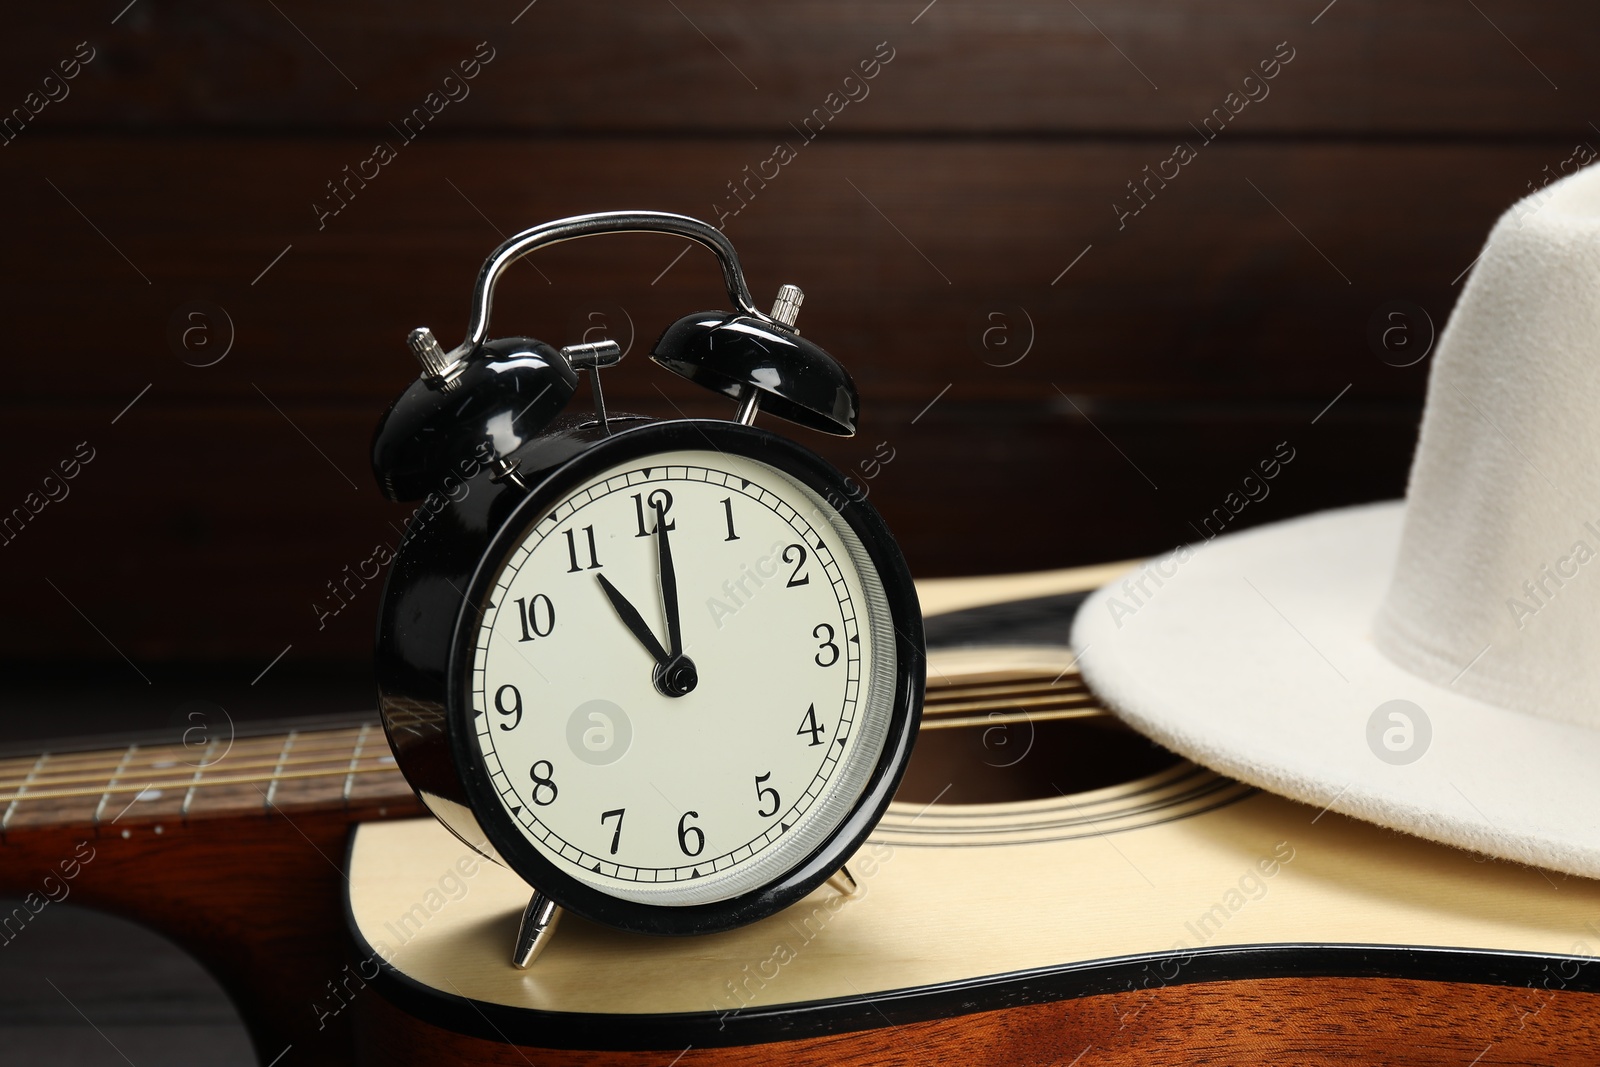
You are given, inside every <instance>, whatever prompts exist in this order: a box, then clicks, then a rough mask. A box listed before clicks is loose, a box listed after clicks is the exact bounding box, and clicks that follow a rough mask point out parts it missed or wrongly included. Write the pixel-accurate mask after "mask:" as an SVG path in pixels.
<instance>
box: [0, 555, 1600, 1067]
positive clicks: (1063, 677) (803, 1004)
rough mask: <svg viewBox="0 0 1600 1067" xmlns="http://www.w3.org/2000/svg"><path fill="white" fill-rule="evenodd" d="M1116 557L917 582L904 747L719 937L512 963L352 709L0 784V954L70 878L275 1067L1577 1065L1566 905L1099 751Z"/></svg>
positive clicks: (502, 937)
mask: <svg viewBox="0 0 1600 1067" xmlns="http://www.w3.org/2000/svg"><path fill="white" fill-rule="evenodd" d="M1119 569H1120V565H1119V566H1112V567H1102V568H1081V569H1075V570H1069V571H1056V572H1047V573H1043V574H1036V575H1016V576H1007V577H1000V578H988V579H957V580H940V581H932V582H925V583H923V584H922V585H921V586H920V587H919V588H920V592H921V595H922V597H923V603H924V610H925V612H926V614H927V615H928V636H929V646H930V657H929V662H930V669H929V687H928V701H927V708H926V712H925V719H924V724H923V732H922V735H921V738H920V739H919V741H918V746H917V752H916V755H915V757H914V759H913V763H912V767H911V770H910V772H909V773H908V774H907V777H906V780H905V783H904V785H903V786H902V789H901V792H900V794H899V796H898V797H897V799H896V801H895V803H894V804H893V805H892V806H891V808H890V810H889V813H888V815H887V816H886V817H885V818H884V820H883V822H882V823H881V824H880V826H879V827H878V829H877V830H876V831H875V833H874V834H873V835H872V837H871V838H870V839H869V841H868V843H867V844H866V845H865V846H864V847H863V848H862V849H861V851H860V852H858V853H857V855H856V857H855V858H854V859H853V860H852V861H851V864H850V866H851V869H852V872H853V874H854V876H855V885H854V886H853V887H852V886H850V885H848V884H845V883H842V882H836V883H833V884H830V885H829V886H827V887H824V888H822V889H820V890H818V891H817V892H816V893H814V894H812V896H810V897H808V898H807V899H805V900H804V901H802V902H801V903H800V904H798V905H796V906H794V907H792V908H790V909H788V910H787V911H785V912H783V913H780V914H779V915H776V916H773V917H772V918H770V919H768V920H765V921H763V922H760V923H757V924H754V925H752V926H748V927H744V928H741V929H739V930H734V931H730V932H727V933H724V934H718V935H712V936H704V937H697V938H688V939H666V938H651V937H646V936H642V935H630V934H625V933H622V932H618V931H614V930H609V929H605V928H601V927H598V926H594V925H592V924H589V923H586V922H584V921H583V920H582V919H580V918H578V917H576V916H568V917H567V918H566V919H565V920H564V921H563V923H562V925H561V928H560V929H559V931H557V936H556V937H555V938H554V939H553V941H552V944H551V947H550V948H549V950H548V951H547V952H546V953H545V954H544V955H542V956H541V957H540V958H539V960H538V961H537V962H536V963H535V965H534V966H533V967H532V968H530V969H529V970H526V971H519V970H516V969H514V968H512V967H511V966H510V963H509V954H510V951H511V944H512V939H513V936H514V934H515V931H516V925H517V920H518V917H519V916H520V914H521V911H522V908H523V906H524V905H525V904H526V900H527V889H526V887H525V886H523V885H522V884H521V883H520V882H519V881H518V880H517V879H516V878H515V877H514V876H513V875H511V874H510V873H509V872H508V871H506V870H504V869H502V868H499V867H497V866H495V865H493V864H490V863H488V862H485V861H483V860H481V859H479V858H478V857H477V856H476V855H475V854H474V853H473V852H472V850H470V849H469V848H467V847H466V846H465V845H464V844H463V843H461V842H460V841H457V840H456V839H455V838H453V837H452V836H451V835H450V834H448V833H447V832H445V831H444V830H443V829H442V828H440V827H439V825H438V824H437V823H435V822H434V821H433V820H431V819H427V818H421V817H419V816H421V815H422V810H421V808H420V806H419V805H418V804H417V802H416V801H415V799H414V798H413V796H412V794H411V792H410V790H409V789H408V788H407V786H406V784H405V782H404V780H403V779H402V778H401V777H400V775H399V773H398V771H396V770H395V768H394V764H393V761H392V759H391V757H390V756H389V755H388V748H387V745H386V743H385V740H384V737H383V733H382V730H381V728H379V727H378V725H377V724H376V721H375V718H374V719H372V720H364V719H363V720H360V721H354V722H351V723H348V724H329V723H327V722H326V721H323V722H318V723H307V724H301V725H299V726H297V727H296V728H291V729H285V730H282V731H279V732H276V733H269V734H264V735H261V736H249V737H245V736H240V737H236V738H233V739H231V740H229V739H215V740H213V741H212V742H210V743H209V744H208V745H207V746H205V747H204V748H203V749H199V750H196V749H195V748H192V747H188V746H184V745H182V744H175V745H154V746H146V745H132V746H128V747H126V748H124V749H120V750H115V751H93V752H53V753H42V754H35V755H31V756H28V757H19V758H12V759H7V760H0V811H3V812H4V814H3V816H0V830H3V837H0V857H3V862H0V893H5V894H7V895H8V896H13V897H17V898H20V899H21V900H22V901H23V903H22V904H21V905H20V906H19V907H17V908H15V909H14V910H13V911H12V912H11V913H10V914H7V915H0V938H3V939H6V940H9V939H10V938H12V937H15V936H18V935H19V933H20V932H21V931H22V930H24V929H25V928H26V926H27V924H28V923H29V922H30V921H31V920H32V917H33V916H34V915H36V914H38V913H39V912H40V911H42V910H43V908H45V907H47V906H49V901H50V899H51V898H52V897H53V896H57V895H60V894H59V890H60V889H61V887H63V886H64V885H65V884H66V883H70V884H71V895H72V899H73V901H74V902H77V903H83V904H88V905H91V906H94V907H98V908H101V909H103V910H106V911H110V912H114V913H116V914H119V915H123V916H126V917H128V918H131V919H133V920H135V921H137V922H140V923H143V924H145V925H148V926H150V927H152V928H154V929H156V930H158V931H160V932H162V933H163V934H165V935H166V936H168V937H169V938H171V939H172V940H174V941H176V942H177V943H179V944H180V945H182V946H183V947H184V948H186V949H187V950H188V951H189V952H190V953H192V954H193V955H194V956H195V957H196V958H198V959H199V960H200V961H201V962H202V963H203V964H204V965H205V966H206V967H207V968H208V969H209V970H210V971H211V972H212V973H213V974H214V975H216V977H217V978H218V979H219V981H220V982H221V983H222V984H223V986H224V987H225V988H226V989H227V990H228V992H229V993H230V995H231V996H232V998H233V1000H234V1002H235V1003H236V1004H237V1005H238V1007H239V1010H240V1013H241V1015H242V1016H243V1017H244V1019H245V1021H246V1025H247V1026H248V1027H249V1029H250V1032H251V1037H252V1040H253V1042H254V1044H255V1048H256V1051H257V1054H258V1056H259V1058H260V1061H261V1062H262V1063H263V1064H277V1065H281V1067H291V1065H294V1064H345V1063H351V1062H357V1063H372V1064H413V1063H415V1064H424V1063H426V1064H436V1063H453V1062H472V1063H493V1064H539V1065H541V1067H544V1065H560V1064H628V1065H634V1064H637V1065H641V1067H642V1065H645V1064H655V1065H660V1067H668V1065H671V1064H682V1065H684V1067H689V1065H692V1064H731V1063H749V1062H768V1061H770V1062H781V1063H787V1064H813V1063H815V1064H823V1063H829V1064H832V1063H840V1062H850V1063H952V1064H953V1063H961V1064H968V1063H974V1062H977V1063H1017V1064H1022V1063H1027V1064H1043V1063H1051V1064H1064V1065H1066V1064H1083V1065H1085V1067H1087V1065H1090V1064H1135V1063H1138V1064H1151V1063H1204V1062H1217V1063H1230V1064H1232V1063H1244V1062H1261V1063H1265V1062H1273V1063H1284V1062H1289V1063H1378V1062H1383V1063H1407V1064H1410V1063H1418V1064H1420V1063H1427V1064H1435V1063H1438V1064H1443V1063H1452V1064H1489V1063H1517V1064H1533V1063H1540V1064H1542V1063H1550V1064H1557V1063H1571V1062H1592V1061H1595V1060H1596V1059H1600V998H1597V997H1596V996H1594V993H1595V992H1596V991H1597V990H1600V971H1597V969H1596V968H1595V967H1593V966H1591V964H1592V962H1593V952H1594V949H1593V948H1592V947H1591V946H1595V945H1600V883H1595V882H1590V881H1586V880H1581V879H1572V878H1566V877H1564V876H1561V875H1558V874H1554V873H1551V872H1547V871H1541V870H1537V869H1532V868H1524V867H1519V866H1516V865H1513V864H1507V863H1501V862H1498V861H1492V860H1487V859H1484V858H1483V857H1478V856H1474V855H1472V854H1470V853H1466V852H1461V851H1458V850H1453V849H1449V848H1445V847H1443V846H1438V845H1434V844H1430V843H1427V842H1424V841H1421V840H1419V839H1416V838H1412V837H1409V836H1406V835H1401V834H1396V833H1391V832H1389V831H1385V830H1382V829H1379V828H1377V827H1373V826H1369V825H1367V824H1363V823H1358V822H1355V821H1353V820H1350V819H1347V818H1345V817H1343V816H1340V815H1338V814H1336V813H1333V812H1329V811H1317V810H1315V809H1312V808H1308V807H1306V806H1304V805H1300V804H1296V803H1292V802H1290V801H1286V800H1283V799H1281V798H1277V797H1274V796H1271V795H1268V794H1265V793H1262V792H1259V791H1257V790H1254V789H1251V788H1249V787H1247V786H1245V785H1242V784H1240V783H1238V782H1234V781H1230V780H1228V779H1225V778H1222V777H1220V776H1218V775H1215V774H1212V773H1211V772H1209V771H1207V770H1205V769H1203V768H1200V767H1197V766H1195V765H1193V764H1190V763H1188V762H1186V761H1184V760H1182V759H1180V758H1178V757H1177V756H1175V755H1173V754H1172V753H1170V752H1167V751H1165V750H1163V749H1161V748H1159V747H1157V746H1155V745H1153V744H1151V743H1149V742H1148V741H1146V740H1144V739H1143V738H1141V737H1139V736H1137V735H1135V734H1133V733H1132V732H1130V731H1128V730H1127V729H1125V728H1123V727H1121V726H1120V725H1119V724H1118V722H1117V720H1116V719H1114V718H1112V717H1111V716H1109V715H1108V714H1106V713H1105V712H1104V710H1103V709H1101V708H1100V707H1099V706H1098V704H1097V703H1096V701H1095V698H1094V695H1093V694H1092V693H1090V692H1089V691H1088V690H1087V689H1086V688H1085V687H1084V685H1083V683H1082V681H1081V679H1080V678H1079V677H1078V676H1077V674H1076V672H1075V671H1074V669H1073V657H1072V654H1071V653H1070V651H1069V650H1068V649H1067V648H1066V634H1067V632H1068V629H1069V626H1070V620H1071V616H1072V613H1073V612H1074V611H1075V610H1076V608H1077V604H1078V602H1079V601H1080V600H1081V598H1082V595H1083V592H1084V591H1085V590H1087V589H1089V588H1092V587H1094V586H1096V585H1098V584H1100V583H1101V582H1104V581H1106V580H1108V579H1109V578H1110V577H1112V576H1114V575H1115V574H1116V573H1118V571H1119Z"/></svg>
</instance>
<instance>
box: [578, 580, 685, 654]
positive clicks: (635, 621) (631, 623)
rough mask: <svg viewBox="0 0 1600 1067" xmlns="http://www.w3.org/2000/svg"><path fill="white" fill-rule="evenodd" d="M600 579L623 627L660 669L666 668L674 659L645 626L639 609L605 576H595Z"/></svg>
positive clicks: (601, 586) (601, 585)
mask: <svg viewBox="0 0 1600 1067" xmlns="http://www.w3.org/2000/svg"><path fill="white" fill-rule="evenodd" d="M595 577H596V578H599V579H600V588H601V589H603V590H605V594H606V599H607V600H609V601H611V606H612V607H613V608H614V609H616V612H617V617H618V618H620V619H621V620H622V625H624V626H626V627H627V628H628V632H629V633H631V634H633V636H634V637H637V638H638V639H639V643H640V644H641V645H643V646H644V649H645V651H646V652H648V653H650V656H651V658H652V659H654V660H655V661H656V665H657V666H658V667H665V666H666V665H667V664H668V663H669V662H671V660H672V657H671V656H669V655H667V650H666V649H664V648H662V647H661V642H660V641H657V640H656V635H655V634H653V633H651V632H650V627H648V626H646V625H645V621H644V617H643V616H642V615H640V614H639V609H638V608H636V607H634V606H633V605H632V604H630V603H628V598H627V597H625V596H623V595H622V594H621V593H620V592H618V590H617V587H616V586H614V585H612V584H611V583H610V582H609V581H608V580H607V579H606V576H605V575H603V574H597V575H595Z"/></svg>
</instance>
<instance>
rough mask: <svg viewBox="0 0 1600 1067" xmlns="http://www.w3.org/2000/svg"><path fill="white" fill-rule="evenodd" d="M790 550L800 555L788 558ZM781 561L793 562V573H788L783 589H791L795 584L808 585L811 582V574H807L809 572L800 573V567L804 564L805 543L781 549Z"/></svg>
mask: <svg viewBox="0 0 1600 1067" xmlns="http://www.w3.org/2000/svg"><path fill="white" fill-rule="evenodd" d="M791 552H798V553H800V557H799V558H798V559H790V558H789V553H791ZM783 561H784V562H785V563H793V564H794V573H792V574H790V575H789V580H788V581H787V582H785V583H784V588H785V589H793V588H794V587H795V586H797V585H810V584H811V575H809V574H806V575H802V574H801V573H800V568H801V567H804V566H805V565H806V546H805V545H790V546H789V547H788V548H786V549H784V550H783Z"/></svg>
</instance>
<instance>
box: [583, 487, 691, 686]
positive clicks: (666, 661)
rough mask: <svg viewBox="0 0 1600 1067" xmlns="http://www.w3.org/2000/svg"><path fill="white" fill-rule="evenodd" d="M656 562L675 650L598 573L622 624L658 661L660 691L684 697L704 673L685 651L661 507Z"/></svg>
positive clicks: (655, 677)
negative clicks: (661, 640) (663, 641)
mask: <svg viewBox="0 0 1600 1067" xmlns="http://www.w3.org/2000/svg"><path fill="white" fill-rule="evenodd" d="M656 562H657V566H658V568H659V571H660V580H661V600H662V606H663V607H664V609H665V611H666V616H667V640H668V643H669V644H671V646H672V648H671V651H668V650H667V649H665V648H662V647H661V642H660V641H658V640H656V635H655V634H654V633H652V632H651V630H650V627H649V626H648V625H647V624H646V623H645V621H644V617H643V616H642V615H640V614H639V609H638V608H636V607H634V606H633V604H631V603H630V602H629V601H628V598H627V597H625V596H623V595H622V593H621V591H620V590H618V589H617V587H616V586H614V585H612V584H611V582H610V581H609V580H608V579H607V578H606V576H605V575H603V574H597V575H595V577H596V578H598V579H599V580H600V588H601V589H602V590H604V592H605V594H606V599H607V600H609V601H610V602H611V607H612V608H613V609H614V610H615V611H616V613H617V617H618V618H620V619H621V620H622V624H623V625H624V626H626V627H627V628H628V632H629V633H631V634H633V636H634V637H636V638H637V639H638V641H639V643H640V644H641V645H643V646H644V650H645V651H646V652H648V653H650V658H651V659H653V660H655V667H654V669H653V670H652V671H651V672H650V681H651V683H652V684H654V685H655V687H656V690H657V691H658V692H660V693H661V694H662V695H663V696H669V697H681V696H685V695H686V694H688V693H691V692H693V691H694V687H695V686H696V685H698V684H699V682H700V676H699V674H698V673H697V672H696V671H695V667H694V661H693V660H691V659H690V658H689V657H688V656H685V655H684V654H683V626H682V622H681V620H680V619H679V617H678V577H677V573H676V571H675V570H674V569H673V566H672V546H671V545H670V544H668V542H667V523H666V512H665V509H664V508H662V507H659V506H658V507H657V508H656Z"/></svg>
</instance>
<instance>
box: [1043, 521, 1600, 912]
mask: <svg viewBox="0 0 1600 1067" xmlns="http://www.w3.org/2000/svg"><path fill="white" fill-rule="evenodd" d="M1404 509H1405V505H1404V503H1402V502H1393V503H1385V504H1376V505H1366V506H1362V507H1354V508H1343V509H1339V510H1335V511H1327V512H1321V513H1318V514H1314V515H1310V516H1306V517H1303V518H1299V519H1294V520H1291V521H1287V522H1281V523H1275V524H1272V525H1268V526H1262V527H1257V528H1255V529H1252V530H1247V531H1244V532H1241V533H1236V534H1227V535H1223V536H1220V537H1217V538H1215V539H1214V540H1212V541H1210V542H1207V543H1204V544H1201V545H1196V546H1193V547H1192V548H1191V549H1190V550H1189V553H1190V554H1189V555H1187V556H1185V557H1184V558H1183V559H1182V560H1181V561H1179V560H1178V559H1177V558H1174V557H1168V558H1167V559H1166V561H1165V562H1164V563H1162V564H1161V566H1160V567H1159V568H1157V569H1153V570H1152V569H1151V568H1150V567H1148V566H1147V568H1146V570H1152V572H1151V574H1150V576H1149V577H1147V578H1146V579H1145V580H1144V581H1142V582H1135V584H1134V585H1133V586H1132V590H1131V592H1130V590H1129V589H1128V588H1127V587H1125V586H1124V585H1123V583H1121V582H1117V583H1113V584H1111V585H1108V586H1105V587H1104V588H1102V589H1100V590H1098V591H1097V592H1096V593H1095V594H1094V595H1092V596H1091V597H1090V598H1089V600H1087V601H1086V602H1085V603H1084V605H1083V607H1082V609H1081V610H1080V611H1079V613H1078V616H1077V619H1076V621H1075V623H1074V627H1073V634H1072V643H1073V646H1074V648H1075V649H1076V650H1077V653H1078V656H1079V665H1080V668H1081V669H1082V671H1083V675H1084V678H1085V680H1086V681H1087V682H1088V683H1089V685H1090V686H1091V688H1093V689H1094V690H1095V691H1096V693H1097V694H1098V695H1099V696H1100V697H1101V698H1102V699H1104V700H1105V701H1106V703H1107V704H1108V706H1110V707H1111V708H1112V709H1113V710H1114V711H1115V712H1116V713H1117V714H1118V715H1119V716H1120V717H1122V718H1123V719H1125V720H1126V721H1127V722H1128V723H1129V724H1131V725H1132V726H1133V727H1134V728H1136V729H1138V730H1139V731H1141V732H1143V733H1144V734H1146V735H1147V736H1149V737H1151V738H1153V739H1154V740H1156V741H1158V742H1160V743H1161V744H1163V745H1165V746H1167V747H1168V748H1170V749H1172V750H1173V751H1175V752H1178V753H1179V754H1181V755H1183V756H1186V757H1188V758H1189V759H1192V760H1194V761H1195V762H1197V763H1200V764H1203V765H1205V766H1208V767H1211V768H1212V769H1214V770H1217V771H1220V772H1222V773H1224V774H1228V775H1231V776H1233V777H1235V778H1237V779H1239V780H1241V781H1244V782H1248V783H1250V784H1252V785H1256V786H1259V787H1261V788H1263V789H1267V790H1270V791H1272V792H1274V793H1278V794H1281V795H1283V796H1287V797H1291V798H1293V799H1296V800H1300V801H1303V802H1305V803H1306V804H1307V805H1310V809H1311V810H1309V811H1308V812H1307V818H1308V819H1311V818H1315V817H1318V813H1319V812H1321V811H1325V810H1331V811H1336V812H1340V813H1342V814H1345V815H1350V816H1353V817H1356V818H1360V819H1366V820H1368V821H1370V822H1374V823H1378V824H1379V825H1382V826H1386V827H1390V828H1392V829H1395V830H1399V831H1404V832H1407V833H1412V834H1416V835H1418V836H1421V837H1425V838H1428V839H1430V840H1433V841H1439V842H1443V843H1445V844H1450V845H1457V846H1460V847H1462V848H1467V849H1472V850H1474V851H1477V852H1480V853H1484V854H1486V855H1488V856H1492V857H1497V858H1499V859H1503V860H1509V861H1513V862H1518V863H1526V864H1531V865H1534V866H1539V867H1546V868H1551V869H1553V870H1557V871H1563V872H1567V873H1569V874H1574V875H1580V876H1584V877H1590V878H1595V877H1600V730H1594V729H1590V728H1587V727H1583V726H1579V725H1574V724H1572V723H1569V722H1562V721H1558V720H1556V719H1552V718H1544V717H1541V716H1535V715H1530V714H1527V713H1524V712H1519V711H1513V710H1509V709H1506V708H1501V707H1497V706H1495V705H1493V704H1488V703H1484V702H1483V701H1480V700H1476V699H1473V698H1471V697H1468V696H1465V695H1464V694H1462V693H1461V692H1459V691H1458V690H1457V689H1455V688H1454V687H1453V683H1452V685H1441V684H1438V683H1434V682H1429V681H1426V680H1424V679H1421V678H1419V677H1417V676H1415V675H1413V674H1410V673H1408V672H1407V671H1405V670H1403V669H1402V668H1401V667H1399V666H1397V665H1396V664H1395V663H1393V662H1391V661H1390V660H1389V659H1388V658H1387V657H1386V656H1385V655H1384V654H1383V653H1382V652H1381V651H1380V650H1379V649H1378V648H1377V647H1376V646H1375V645H1374V643H1373V638H1372V630H1373V621H1374V619H1375V618H1376V616H1377V614H1378V610H1379V607H1380V605H1381V604H1382V603H1383V600H1384V596H1385V593H1386V592H1387V590H1388V588H1389V583H1390V579H1391V577H1392V572H1393V568H1394V566H1395V560H1396V558H1397V555H1398V552H1399V545H1400V534H1401V526H1402V522H1403V518H1404ZM1140 573H1141V572H1134V575H1133V576H1132V577H1133V578H1137V577H1138V576H1139V574H1140ZM1596 654H1597V655H1600V650H1596ZM1465 669H1466V670H1471V666H1470V665H1468V666H1467V667H1466V668H1465ZM1393 701H1407V702H1409V704H1391V702H1393ZM1413 706H1414V707H1415V708H1416V709H1420V712H1421V714H1420V715H1418V714H1417V713H1416V712H1415V711H1414V710H1412V707H1413ZM1396 712H1398V713H1399V714H1400V715H1401V716H1402V718H1399V719H1396V718H1393V717H1392V716H1393V714H1394V713H1396ZM1375 720H1376V721H1375ZM1407 723H1409V726H1408V725H1407ZM1373 890H1374V892H1379V891H1381V890H1382V887H1381V886H1374V887H1373Z"/></svg>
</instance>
